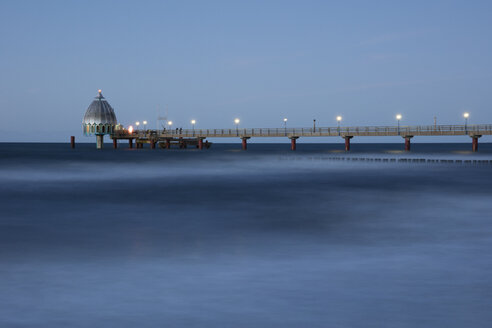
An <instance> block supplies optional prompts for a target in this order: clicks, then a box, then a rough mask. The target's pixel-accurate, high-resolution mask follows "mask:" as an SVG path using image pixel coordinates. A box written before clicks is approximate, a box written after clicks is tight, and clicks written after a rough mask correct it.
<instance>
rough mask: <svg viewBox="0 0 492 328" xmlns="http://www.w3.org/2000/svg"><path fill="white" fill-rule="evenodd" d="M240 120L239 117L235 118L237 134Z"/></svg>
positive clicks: (237, 133)
mask: <svg viewBox="0 0 492 328" xmlns="http://www.w3.org/2000/svg"><path fill="white" fill-rule="evenodd" d="M239 122H241V121H240V120H239V119H238V118H236V119H234V124H236V135H239Z"/></svg>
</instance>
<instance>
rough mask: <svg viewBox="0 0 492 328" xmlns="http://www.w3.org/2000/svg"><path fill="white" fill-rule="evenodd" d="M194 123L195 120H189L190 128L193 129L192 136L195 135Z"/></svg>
mask: <svg viewBox="0 0 492 328" xmlns="http://www.w3.org/2000/svg"><path fill="white" fill-rule="evenodd" d="M195 124H196V121H195V120H191V129H192V130H193V136H195Z"/></svg>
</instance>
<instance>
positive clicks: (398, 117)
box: [396, 114, 401, 135]
mask: <svg viewBox="0 0 492 328" xmlns="http://www.w3.org/2000/svg"><path fill="white" fill-rule="evenodd" d="M396 120H397V121H398V135H400V120H401V114H397V115H396Z"/></svg>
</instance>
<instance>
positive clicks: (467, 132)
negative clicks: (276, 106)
mask: <svg viewBox="0 0 492 328" xmlns="http://www.w3.org/2000/svg"><path fill="white" fill-rule="evenodd" d="M483 135H492V124H478V125H423V126H420V125H419V126H355V127H312V128H254V129H240V128H235V129H170V130H145V131H143V130H140V131H134V132H133V133H129V132H128V131H127V130H117V131H115V132H114V133H112V134H111V138H112V139H113V143H114V146H115V147H117V144H118V140H129V146H130V148H131V147H132V146H133V141H135V144H136V145H137V148H139V147H141V146H142V145H143V144H144V143H148V144H150V147H151V148H156V145H157V144H158V145H159V147H160V148H171V147H172V146H173V145H174V146H175V147H176V146H178V147H179V148H187V147H190V146H191V147H196V148H199V149H203V148H208V147H209V146H210V143H208V141H205V139H207V138H239V139H241V144H242V148H243V149H244V150H246V149H247V140H248V139H251V138H288V139H290V143H291V149H292V150H295V149H296V141H297V139H299V138H304V137H341V138H343V139H344V140H345V150H347V151H348V150H350V140H351V139H352V138H354V137H388V136H400V137H402V138H404V140H405V150H410V139H411V138H413V137H416V136H469V137H470V138H471V139H472V150H473V151H477V150H478V138H480V137H482V136H483Z"/></svg>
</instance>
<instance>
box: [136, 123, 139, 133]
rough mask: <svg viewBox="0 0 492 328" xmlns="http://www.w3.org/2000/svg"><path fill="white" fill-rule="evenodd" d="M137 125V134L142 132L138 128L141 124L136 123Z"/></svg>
mask: <svg viewBox="0 0 492 328" xmlns="http://www.w3.org/2000/svg"><path fill="white" fill-rule="evenodd" d="M135 125H136V126H137V132H140V129H139V128H138V127H139V126H140V122H135Z"/></svg>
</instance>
